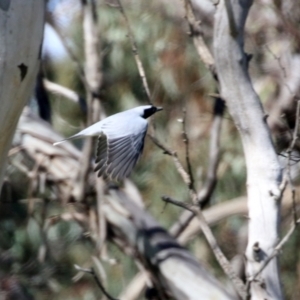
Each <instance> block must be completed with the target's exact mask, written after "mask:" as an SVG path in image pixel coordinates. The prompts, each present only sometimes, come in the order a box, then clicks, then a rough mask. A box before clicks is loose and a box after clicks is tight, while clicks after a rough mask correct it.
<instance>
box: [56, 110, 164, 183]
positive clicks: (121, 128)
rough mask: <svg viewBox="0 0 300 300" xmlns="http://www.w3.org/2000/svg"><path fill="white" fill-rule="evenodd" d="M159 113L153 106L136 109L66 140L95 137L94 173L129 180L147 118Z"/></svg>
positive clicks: (112, 178)
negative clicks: (96, 138)
mask: <svg viewBox="0 0 300 300" xmlns="http://www.w3.org/2000/svg"><path fill="white" fill-rule="evenodd" d="M160 110H162V108H161V107H155V106H152V105H145V106H138V107H135V108H132V109H129V110H126V111H123V112H120V113H117V114H115V115H112V116H109V117H107V118H105V119H103V120H101V121H100V122H97V123H95V124H93V125H91V126H89V127H88V128H86V129H84V130H82V131H80V132H79V133H77V134H75V135H73V136H71V137H68V138H66V139H64V140H62V141H60V142H57V143H54V144H53V145H54V146H56V145H58V144H60V143H63V142H65V141H67V140H73V139H79V138H84V137H86V136H98V145H97V151H96V160H95V169H94V171H95V172H98V177H100V176H103V178H105V179H107V178H109V179H111V180H117V181H119V180H122V179H124V178H125V177H128V176H129V175H130V173H131V171H132V169H133V168H134V166H135V165H136V163H137V161H138V159H139V158H140V156H141V154H142V152H143V148H144V140H145V136H146V132H147V128H148V122H147V120H146V119H147V118H148V117H150V116H152V115H153V114H155V113H156V112H158V111H160Z"/></svg>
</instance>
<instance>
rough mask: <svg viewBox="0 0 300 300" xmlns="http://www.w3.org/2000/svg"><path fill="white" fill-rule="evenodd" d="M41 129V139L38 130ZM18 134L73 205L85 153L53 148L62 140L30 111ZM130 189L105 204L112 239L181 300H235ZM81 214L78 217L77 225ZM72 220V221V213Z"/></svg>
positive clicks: (57, 195)
mask: <svg viewBox="0 0 300 300" xmlns="http://www.w3.org/2000/svg"><path fill="white" fill-rule="evenodd" d="M37 127H38V128H39V135H37V134H36V130H33V128H37ZM18 132H19V138H18V139H16V140H15V143H16V144H15V146H16V147H20V148H21V149H22V151H21V152H18V153H19V154H20V155H25V153H26V154H27V155H29V156H30V157H31V159H33V160H34V159H35V158H37V157H38V153H41V154H42V155H44V156H46V157H49V158H51V163H49V162H47V161H48V160H42V161H41V162H40V168H42V169H43V170H45V172H46V174H47V177H46V180H47V182H48V188H50V189H52V195H53V199H62V200H63V201H68V199H69V198H68V195H69V193H70V186H72V184H73V182H74V178H73V177H74V176H75V175H76V170H78V168H80V164H79V161H78V158H79V157H80V155H81V153H80V152H79V151H78V150H76V149H75V148H74V146H72V145H71V144H70V143H68V142H66V143H65V144H62V145H61V146H60V147H53V146H52V143H53V142H55V141H57V140H60V139H61V137H60V136H59V135H58V134H56V133H55V132H54V131H53V130H52V128H51V127H50V126H49V124H48V123H46V122H44V121H42V120H40V119H39V118H38V117H37V116H34V115H32V114H31V113H30V112H28V110H25V111H24V115H23V117H22V118H21V120H20V123H19V128H18ZM45 136H46V137H47V139H45V138H44V137H45ZM27 141H30V142H27ZM14 155H17V154H14ZM12 159H13V157H12ZM50 178H51V180H53V179H55V178H56V180H55V185H53V186H51V180H50ZM87 184H88V185H89V184H90V185H91V186H94V184H95V182H89V181H88V182H87ZM127 187H128V184H125V188H126V191H127V194H125V193H124V192H123V191H121V190H117V189H110V190H109V194H108V195H105V196H104V199H105V202H104V203H103V206H102V208H101V210H102V212H103V213H104V215H105V218H106V219H107V220H108V221H109V224H108V226H109V232H110V233H113V236H112V235H110V236H109V238H112V239H113V240H114V241H115V242H116V243H117V244H118V245H120V246H121V247H122V250H123V251H124V252H125V253H131V254H132V255H134V256H135V258H136V259H138V260H140V261H141V262H142V263H143V265H144V267H145V268H146V269H147V270H150V271H151V272H154V273H152V274H154V275H155V276H153V278H152V280H153V282H155V287H159V286H161V284H162V285H163V287H164V290H166V291H171V292H172V295H173V296H174V298H175V299H195V300H196V299H199V297H201V298H203V299H210V298H213V297H215V299H230V297H229V296H228V295H227V293H226V292H225V290H224V289H223V288H222V287H221V285H220V284H219V283H218V281H217V280H216V279H215V278H214V277H213V276H212V275H210V273H209V272H208V271H207V270H205V269H204V267H203V266H202V265H201V264H200V263H199V262H198V261H197V260H196V259H195V258H194V257H193V256H192V255H191V254H190V253H189V252H188V251H187V250H186V249H184V248H183V247H182V246H180V245H179V244H178V243H177V242H176V241H175V239H174V238H173V237H171V236H170V235H169V234H168V233H167V232H166V231H165V230H164V229H163V228H161V227H160V226H159V225H158V223H157V222H156V221H155V220H154V219H153V218H152V217H151V216H150V215H149V214H148V213H147V212H146V211H144V210H143V208H142V207H141V205H140V203H139V200H138V201H133V200H131V198H129V197H128V196H127V195H128V191H129V190H130V194H132V191H133V189H132V187H131V188H130V189H128V188H127ZM129 187H130V186H129ZM133 194H135V193H133ZM134 198H136V196H134ZM104 199H103V198H102V201H104ZM76 214H77V213H76ZM76 214H73V215H74V220H76V218H75V215H76ZM66 217H67V216H66ZM68 217H72V214H71V215H69V216H68ZM79 222H80V223H82V222H85V223H86V224H85V226H89V222H90V221H89V220H88V218H87V219H82V218H80V220H79ZM97 230H98V229H97V227H96V231H97ZM97 238H98V236H97ZM156 278H158V279H156Z"/></svg>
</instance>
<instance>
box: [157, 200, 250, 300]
mask: <svg viewBox="0 0 300 300" xmlns="http://www.w3.org/2000/svg"><path fill="white" fill-rule="evenodd" d="M162 200H163V201H165V202H166V203H172V204H174V205H176V206H179V207H182V208H184V209H186V210H188V211H190V212H192V213H193V215H195V216H196V217H197V218H198V220H199V224H200V227H201V229H202V232H203V234H204V236H205V238H206V240H207V242H208V244H209V246H210V248H211V250H212V251H213V253H214V255H215V257H216V259H217V261H218V262H219V264H220V266H221V267H222V269H223V270H224V272H225V274H226V275H227V276H228V277H229V278H230V280H231V281H232V283H233V285H234V287H235V288H236V290H237V292H238V293H239V295H240V296H241V297H242V299H246V287H245V285H244V283H243V282H242V280H241V279H240V278H238V277H237V275H236V274H235V272H234V271H233V269H232V267H231V265H230V262H229V261H228V260H227V258H226V257H225V255H224V254H223V252H222V250H221V249H220V247H219V245H218V243H217V240H216V238H215V237H214V235H213V233H212V231H211V229H210V227H209V226H208V225H207V222H206V220H205V218H204V216H203V213H202V212H201V210H200V209H199V208H198V207H196V206H195V205H189V204H186V203H184V202H181V201H177V200H174V199H172V198H170V197H167V196H163V197H162Z"/></svg>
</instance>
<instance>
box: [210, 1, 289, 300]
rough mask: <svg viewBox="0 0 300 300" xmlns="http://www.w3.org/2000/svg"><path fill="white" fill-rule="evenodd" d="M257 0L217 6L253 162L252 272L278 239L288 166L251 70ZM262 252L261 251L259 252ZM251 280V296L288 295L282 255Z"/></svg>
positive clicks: (226, 80) (226, 90) (224, 89)
mask: <svg viewBox="0 0 300 300" xmlns="http://www.w3.org/2000/svg"><path fill="white" fill-rule="evenodd" d="M251 5H252V1H251V0H240V1H238V0H226V1H221V2H220V4H219V5H218V6H217V12H216V15H215V28H214V56H215V63H216V68H217V73H218V78H219V81H220V87H221V95H222V97H223V98H224V99H225V101H226V104H227V106H228V109H229V112H230V114H231V116H232V118H233V120H234V122H235V125H236V126H237V128H238V130H239V132H240V135H241V138H242V143H243V148H244V153H245V158H246V166H247V193H248V208H249V238H248V246H247V250H246V256H247V267H246V271H247V275H248V276H253V275H255V274H256V272H257V270H258V269H259V268H260V266H261V264H262V263H263V262H264V261H265V260H266V258H267V257H268V256H269V255H270V254H271V252H272V250H273V248H274V246H275V245H276V243H277V242H278V225H279V222H280V217H279V216H280V215H279V209H280V197H281V196H280V189H279V185H280V182H281V180H282V170H281V168H280V165H279V162H278V158H277V155H276V152H275V149H274V146H273V143H272V140H271V136H270V132H269V129H268V127H267V124H266V118H265V114H264V111H263V108H262V105H261V102H260V99H259V97H258V95H257V94H256V93H255V91H254V89H253V86H252V84H251V80H250V77H249V74H248V57H247V55H246V54H245V53H244V50H243V42H244V25H245V20H246V18H247V15H248V12H249V9H250V7H251ZM254 250H256V251H254ZM257 279H258V281H256V282H255V283H252V284H251V289H250V292H251V299H282V297H283V296H282V292H281V286H280V278H279V272H278V264H277V258H274V259H273V260H272V261H271V262H270V263H269V265H268V266H267V267H266V268H265V269H264V271H263V272H262V273H261V275H260V276H259V277H258V278H257Z"/></svg>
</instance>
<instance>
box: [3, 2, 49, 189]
mask: <svg viewBox="0 0 300 300" xmlns="http://www.w3.org/2000/svg"><path fill="white" fill-rule="evenodd" d="M44 13H45V2H44V1H42V0H26V1H24V0H13V1H12V0H0V99H1V100H0V101H1V109H0V187H1V186H2V181H3V176H4V172H5V167H6V161H7V159H6V157H7V153H8V150H9V148H10V146H11V141H12V137H13V134H14V131H15V128H16V125H17V122H18V119H19V116H20V114H21V111H22V109H23V107H24V105H25V104H26V102H27V101H28V99H29V97H30V95H31V94H32V90H33V86H34V82H35V78H36V74H37V71H38V68H39V64H40V55H41V53H40V52H41V44H42V38H43V29H44Z"/></svg>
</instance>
